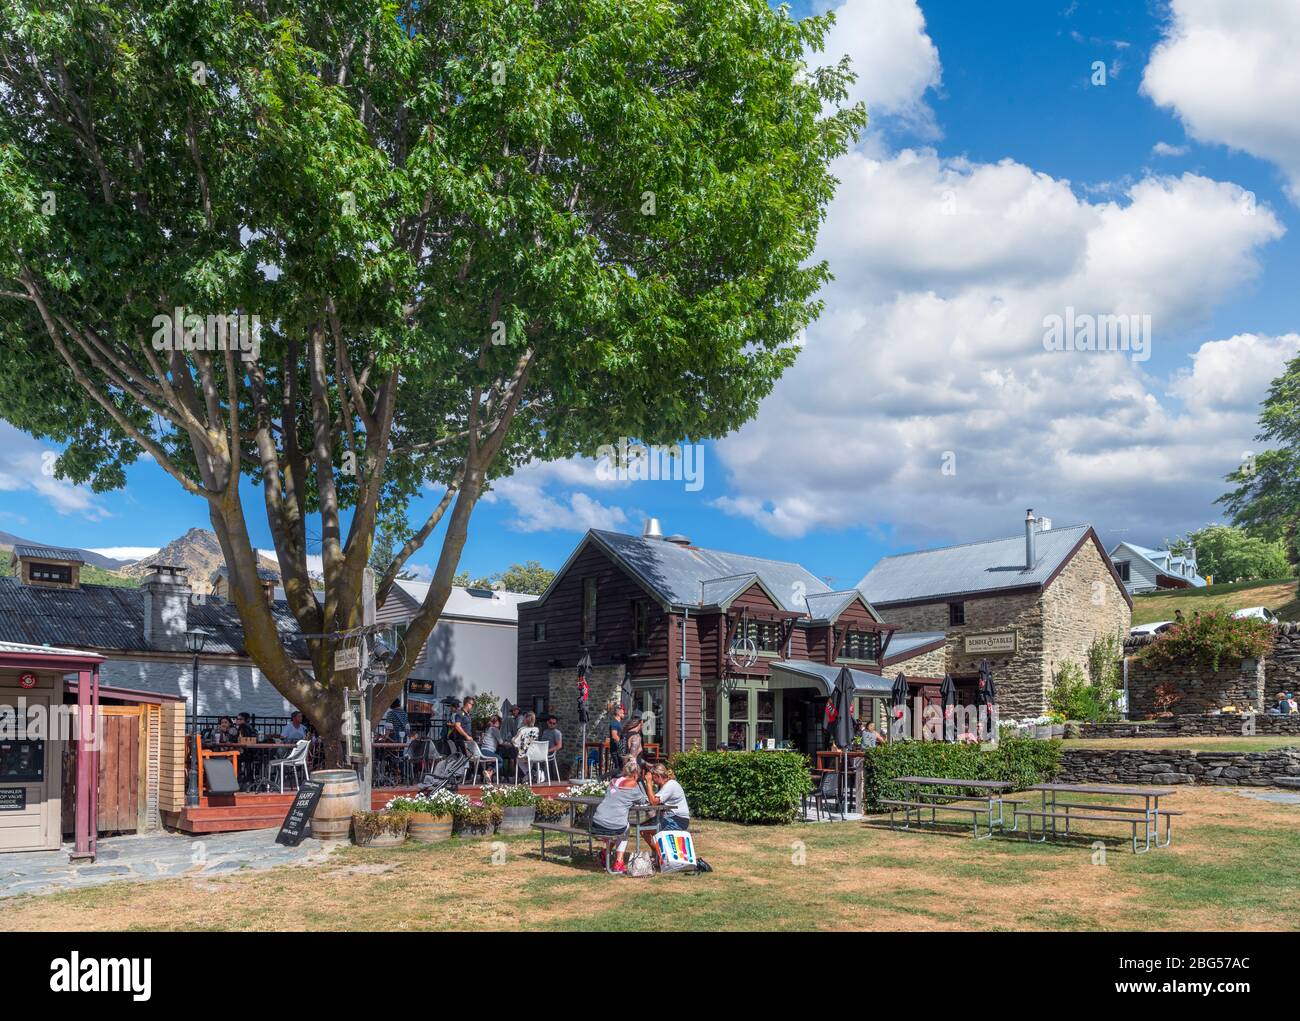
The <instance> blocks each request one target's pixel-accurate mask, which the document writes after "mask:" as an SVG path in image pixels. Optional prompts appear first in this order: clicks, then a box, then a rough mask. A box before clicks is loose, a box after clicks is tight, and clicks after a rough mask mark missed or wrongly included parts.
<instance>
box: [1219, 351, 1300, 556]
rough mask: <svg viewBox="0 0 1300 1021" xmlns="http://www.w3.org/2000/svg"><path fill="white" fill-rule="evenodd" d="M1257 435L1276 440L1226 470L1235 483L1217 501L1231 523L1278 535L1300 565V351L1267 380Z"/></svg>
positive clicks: (1269, 535)
mask: <svg viewBox="0 0 1300 1021" xmlns="http://www.w3.org/2000/svg"><path fill="white" fill-rule="evenodd" d="M1256 439H1258V440H1261V441H1265V442H1271V443H1274V444H1276V446H1275V447H1274V448H1273V449H1271V450H1265V451H1263V452H1262V453H1260V454H1257V455H1251V456H1249V457H1247V458H1245V459H1244V460H1243V461H1242V464H1241V466H1240V467H1239V468H1238V469H1237V470H1236V471H1235V472H1232V473H1231V474H1230V475H1228V476H1226V478H1227V481H1228V482H1231V483H1234V484H1235V485H1236V488H1235V489H1233V490H1231V491H1230V492H1227V493H1224V494H1223V496H1221V497H1219V499H1218V501H1217V502H1218V503H1221V504H1224V505H1225V506H1226V507H1227V508H1228V509H1229V510H1230V511H1231V512H1232V520H1233V523H1234V524H1237V525H1241V526H1243V527H1245V528H1247V529H1249V530H1250V531H1251V533H1253V534H1255V535H1258V536H1261V537H1262V538H1265V539H1271V540H1281V541H1282V542H1283V543H1284V546H1285V549H1286V553H1287V559H1288V560H1289V561H1290V563H1291V566H1292V567H1293V568H1300V355H1297V356H1296V357H1295V358H1293V359H1291V361H1290V362H1288V363H1287V366H1286V369H1285V370H1283V372H1282V375H1280V376H1278V377H1277V379H1275V380H1273V382H1272V384H1271V385H1270V386H1269V389H1268V396H1266V397H1265V398H1264V403H1263V405H1262V407H1261V410H1260V415H1259V433H1258V434H1257V435H1256ZM1292 573H1294V572H1292Z"/></svg>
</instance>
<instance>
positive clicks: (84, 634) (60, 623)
mask: <svg viewBox="0 0 1300 1021" xmlns="http://www.w3.org/2000/svg"><path fill="white" fill-rule="evenodd" d="M271 613H272V615H273V616H274V618H275V626H276V630H277V631H278V632H279V635H280V641H281V642H283V643H284V645H285V647H286V648H287V649H288V650H289V654H290V655H291V656H293V657H294V658H295V659H306V658H307V655H308V651H307V643H306V641H305V640H304V639H302V638H301V637H300V635H299V628H298V622H297V621H296V620H295V619H294V617H293V614H292V613H291V612H290V611H289V607H288V605H287V604H286V603H282V602H275V603H272V604H271ZM188 623H189V627H190V628H204V629H205V630H207V631H208V632H209V634H210V637H209V638H208V641H207V644H206V645H205V646H204V650H203V651H204V652H205V653H210V654H214V655H236V656H244V655H247V652H246V650H245V649H244V629H243V625H242V624H241V623H240V620H239V614H238V613H237V612H236V611H235V607H234V605H233V604H232V603H230V602H228V601H227V600H225V599H219V598H217V597H215V596H207V597H206V598H205V599H204V601H203V602H201V603H195V602H191V603H190V605H189V617H188ZM0 641H10V642H20V643H29V644H33V645H37V646H41V645H73V646H80V647H82V648H88V649H93V650H95V651H105V650H107V651H111V652H150V651H156V650H153V649H151V648H150V646H148V645H146V644H145V640H144V592H143V591H142V590H141V589H136V588H124V587H118V586H113V585H82V586H81V588H77V589H61V588H41V587H38V586H31V585H23V584H22V583H21V582H20V581H18V579H16V578H0Z"/></svg>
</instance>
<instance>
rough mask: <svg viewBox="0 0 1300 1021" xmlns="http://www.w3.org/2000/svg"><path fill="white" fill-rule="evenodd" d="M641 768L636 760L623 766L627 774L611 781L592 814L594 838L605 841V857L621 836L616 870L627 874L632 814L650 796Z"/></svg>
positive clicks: (615, 859) (616, 857)
mask: <svg viewBox="0 0 1300 1021" xmlns="http://www.w3.org/2000/svg"><path fill="white" fill-rule="evenodd" d="M640 781H641V767H640V766H638V765H637V764H636V762H635V761H634V760H632V759H628V760H627V762H625V763H623V775H622V776H619V777H615V778H614V779H613V780H611V781H610V784H609V790H608V791H606V792H605V800H603V801H602V802H601V803H600V804H599V805H597V806H596V810H595V811H594V812H592V814H591V835H592V836H593V837H598V838H601V839H603V840H604V841H605V851H604V853H605V855H608V854H609V850H610V845H611V844H612V843H613V842H614V841H615V840H618V839H619V838H620V837H622V838H624V839H622V840H620V841H619V845H618V853H617V855H616V856H615V858H614V871H615V872H626V871H627V866H626V865H625V864H624V863H623V854H624V852H625V851H626V850H627V839H626V838H627V822H628V813H629V812H631V810H632V809H633V808H634V807H635V806H636V805H644V804H646V794H645V791H644V790H643V789H642V787H641V783H640Z"/></svg>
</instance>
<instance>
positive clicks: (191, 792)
mask: <svg viewBox="0 0 1300 1021" xmlns="http://www.w3.org/2000/svg"><path fill="white" fill-rule="evenodd" d="M207 644H208V632H206V631H204V630H203V629H202V628H193V629H192V630H189V631H186V632H185V648H186V649H187V650H188V651H189V653H190V654H191V655H192V656H193V657H194V665H193V667H192V668H191V670H192V672H191V674H190V689H191V694H190V724H191V727H192V729H193V731H194V738H195V744H194V765H193V766H192V768H191V769H190V771H189V774H188V776H187V777H186V780H185V803H186V804H187V805H189V806H190V807H191V808H197V807H198V804H199V760H198V757H199V754H200V752H201V749H202V747H203V744H202V741H201V739H200V738H199V654H200V653H202V652H203V647H204V646H205V645H207Z"/></svg>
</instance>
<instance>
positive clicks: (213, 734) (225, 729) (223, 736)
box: [203, 716, 239, 745]
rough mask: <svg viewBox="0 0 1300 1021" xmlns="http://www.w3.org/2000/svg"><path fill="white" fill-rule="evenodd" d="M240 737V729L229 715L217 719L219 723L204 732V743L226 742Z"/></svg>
mask: <svg viewBox="0 0 1300 1021" xmlns="http://www.w3.org/2000/svg"><path fill="white" fill-rule="evenodd" d="M238 737H239V730H238V728H237V727H236V726H235V724H234V722H233V721H232V720H231V719H230V717H229V716H223V717H221V719H219V720H217V725H216V726H215V727H213V728H212V729H210V730H206V731H204V732H203V743H204V744H207V745H214V744H225V743H226V742H228V741H234V740H235V739H236V738H238Z"/></svg>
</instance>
